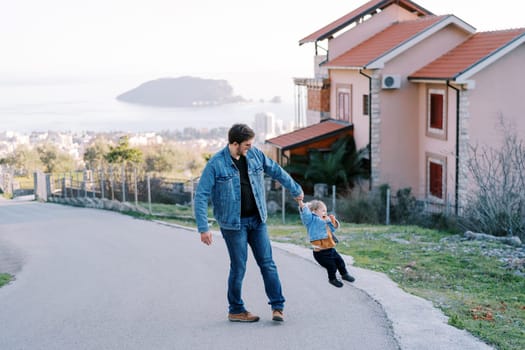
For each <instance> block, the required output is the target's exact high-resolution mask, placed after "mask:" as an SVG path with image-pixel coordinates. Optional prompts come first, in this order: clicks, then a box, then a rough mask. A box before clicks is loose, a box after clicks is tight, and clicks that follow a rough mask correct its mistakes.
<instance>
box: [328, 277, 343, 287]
mask: <svg viewBox="0 0 525 350" xmlns="http://www.w3.org/2000/svg"><path fill="white" fill-rule="evenodd" d="M328 282H329V283H330V284H331V285H333V286H336V287H337V288H341V287H342V286H343V282H341V281H339V280H338V279H337V278H334V279H333V280H328Z"/></svg>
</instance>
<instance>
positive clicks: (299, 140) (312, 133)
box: [266, 120, 354, 150]
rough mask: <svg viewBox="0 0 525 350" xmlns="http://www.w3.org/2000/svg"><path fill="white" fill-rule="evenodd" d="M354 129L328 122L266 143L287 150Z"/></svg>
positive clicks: (344, 124)
mask: <svg viewBox="0 0 525 350" xmlns="http://www.w3.org/2000/svg"><path fill="white" fill-rule="evenodd" d="M353 127H354V126H353V125H352V124H348V123H345V122H340V121H336V120H327V121H323V122H321V123H318V124H314V125H310V126H307V127H305V128H301V129H298V130H295V131H292V132H289V133H287V134H283V135H280V136H277V137H274V138H271V139H268V140H266V143H269V144H272V145H274V146H276V147H277V148H280V149H282V150H286V149H290V148H295V147H298V146H300V145H302V144H305V143H309V142H311V141H313V140H315V139H319V138H322V137H329V136H332V135H334V134H337V133H339V132H341V131H343V130H347V129H349V128H353Z"/></svg>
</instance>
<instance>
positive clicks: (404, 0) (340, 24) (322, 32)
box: [299, 0, 433, 45]
mask: <svg viewBox="0 0 525 350" xmlns="http://www.w3.org/2000/svg"><path fill="white" fill-rule="evenodd" d="M393 2H396V3H397V4H398V5H399V6H401V7H403V8H405V9H407V10H409V11H411V12H417V13H418V14H419V15H420V16H424V15H432V14H433V13H432V12H430V11H428V10H426V9H424V8H423V7H421V6H419V5H418V4H416V3H413V2H412V1H408V0H372V1H369V2H367V3H366V4H364V5H362V6H360V7H358V8H357V9H355V10H354V11H352V12H350V13H348V14H346V15H344V16H343V17H341V18H339V19H337V20H335V21H334V22H332V23H330V24H328V25H326V26H324V27H323V28H321V29H319V30H317V31H316V32H314V33H312V34H310V35H308V36H307V37H305V38H303V39H301V40H299V45H302V44H304V43H308V42H312V41H317V40H324V39H326V38H328V37H330V36H331V35H333V34H335V33H336V32H338V31H340V30H341V29H343V28H345V27H347V26H348V25H350V24H352V23H353V22H355V21H356V20H358V19H360V18H361V17H363V16H366V15H371V14H374V13H375V12H376V11H377V10H378V9H381V10H382V9H384V8H385V7H387V6H389V5H391V4H392V3H393Z"/></svg>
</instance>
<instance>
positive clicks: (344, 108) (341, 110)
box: [337, 87, 351, 122]
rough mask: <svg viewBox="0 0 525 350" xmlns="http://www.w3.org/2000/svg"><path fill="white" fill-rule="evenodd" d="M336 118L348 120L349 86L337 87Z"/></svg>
mask: <svg viewBox="0 0 525 350" xmlns="http://www.w3.org/2000/svg"><path fill="white" fill-rule="evenodd" d="M337 119H339V120H344V121H347V122H350V121H351V119H350V88H349V87H345V88H341V87H338V88H337Z"/></svg>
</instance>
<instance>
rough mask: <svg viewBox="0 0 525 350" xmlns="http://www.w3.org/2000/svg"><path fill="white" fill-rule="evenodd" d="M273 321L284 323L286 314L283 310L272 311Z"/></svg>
mask: <svg viewBox="0 0 525 350" xmlns="http://www.w3.org/2000/svg"><path fill="white" fill-rule="evenodd" d="M272 320H274V321H278V322H283V321H284V313H283V310H273V311H272Z"/></svg>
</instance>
